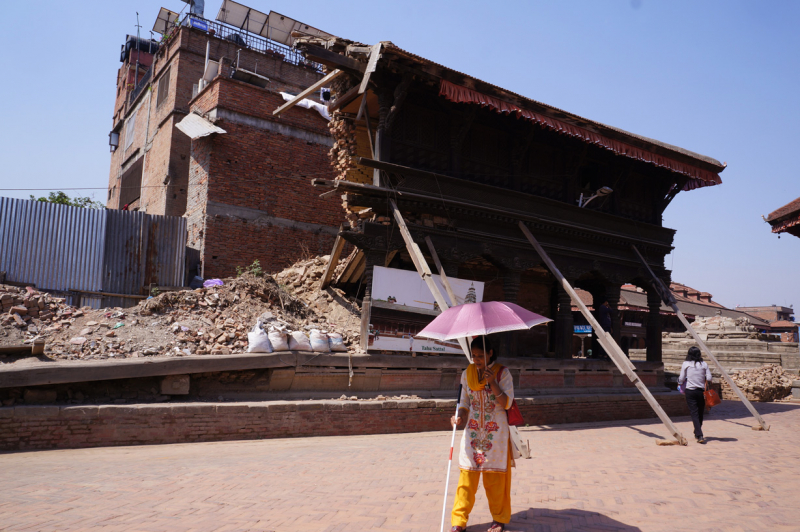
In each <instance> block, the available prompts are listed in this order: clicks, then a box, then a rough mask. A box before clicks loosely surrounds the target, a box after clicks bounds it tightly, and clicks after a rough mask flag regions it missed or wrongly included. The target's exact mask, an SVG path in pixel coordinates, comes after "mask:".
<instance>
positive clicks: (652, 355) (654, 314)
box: [645, 288, 661, 362]
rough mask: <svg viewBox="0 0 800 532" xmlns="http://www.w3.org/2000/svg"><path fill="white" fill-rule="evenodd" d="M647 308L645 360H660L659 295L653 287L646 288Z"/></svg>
mask: <svg viewBox="0 0 800 532" xmlns="http://www.w3.org/2000/svg"><path fill="white" fill-rule="evenodd" d="M647 308H648V314H647V338H646V340H645V346H646V348H647V361H648V362H661V297H660V296H659V295H658V293H657V292H656V291H655V290H654V289H653V288H650V289H648V290H647Z"/></svg>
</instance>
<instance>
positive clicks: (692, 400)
mask: <svg viewBox="0 0 800 532" xmlns="http://www.w3.org/2000/svg"><path fill="white" fill-rule="evenodd" d="M686 404H687V405H689V414H691V415H692V423H694V437H695V438H702V437H703V412H704V411H705V409H706V398H705V397H704V396H703V389H702V388H690V389H688V390H686Z"/></svg>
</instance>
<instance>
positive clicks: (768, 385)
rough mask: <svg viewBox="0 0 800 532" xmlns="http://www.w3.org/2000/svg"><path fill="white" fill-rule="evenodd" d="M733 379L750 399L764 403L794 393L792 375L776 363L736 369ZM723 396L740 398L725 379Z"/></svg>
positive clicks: (734, 398)
mask: <svg viewBox="0 0 800 532" xmlns="http://www.w3.org/2000/svg"><path fill="white" fill-rule="evenodd" d="M731 379H733V382H735V383H736V386H738V387H739V389H740V390H742V393H743V394H744V396H745V397H747V399H748V400H749V401H757V402H762V403H763V402H767V401H777V400H780V399H784V398H785V397H787V396H789V395H790V394H791V393H792V380H793V378H792V376H791V375H790V374H788V373H785V372H784V370H783V368H782V367H781V366H778V365H776V364H767V365H764V366H761V367H760V368H755V369H748V370H742V371H736V372H733V373H731ZM722 398H723V399H733V400H738V399H739V398H738V397H737V396H736V394H735V393H734V392H733V390H732V389H731V388H730V387H729V386H728V384H727V383H726V382H725V381H724V380H723V381H722Z"/></svg>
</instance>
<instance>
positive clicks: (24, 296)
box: [0, 285, 83, 344]
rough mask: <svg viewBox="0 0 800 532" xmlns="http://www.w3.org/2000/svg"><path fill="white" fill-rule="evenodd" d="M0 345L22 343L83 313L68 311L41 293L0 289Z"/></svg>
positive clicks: (60, 300)
mask: <svg viewBox="0 0 800 532" xmlns="http://www.w3.org/2000/svg"><path fill="white" fill-rule="evenodd" d="M0 305H2V312H3V314H4V315H3V316H2V317H1V318H0V340H1V341H0V343H2V344H12V343H23V342H24V341H25V340H26V339H28V336H30V335H34V336H35V335H38V334H39V333H40V332H42V331H44V330H47V328H49V327H51V326H53V325H54V324H58V323H60V322H61V321H62V320H67V319H70V318H72V317H75V316H76V315H77V316H81V315H82V314H83V311H82V310H79V309H76V308H75V307H71V306H69V305H67V304H66V303H65V300H64V298H62V297H53V296H52V295H50V294H46V293H40V292H38V291H37V290H35V289H34V288H31V287H26V288H19V287H16V286H10V285H0Z"/></svg>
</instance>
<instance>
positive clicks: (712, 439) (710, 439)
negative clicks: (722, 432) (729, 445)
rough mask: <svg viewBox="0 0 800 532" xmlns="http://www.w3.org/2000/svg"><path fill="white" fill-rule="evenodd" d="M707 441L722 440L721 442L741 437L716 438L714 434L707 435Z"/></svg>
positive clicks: (737, 439)
mask: <svg viewBox="0 0 800 532" xmlns="http://www.w3.org/2000/svg"><path fill="white" fill-rule="evenodd" d="M706 441H707V442H709V443H711V442H712V441H720V442H726V441H739V438H715V437H713V436H706Z"/></svg>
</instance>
